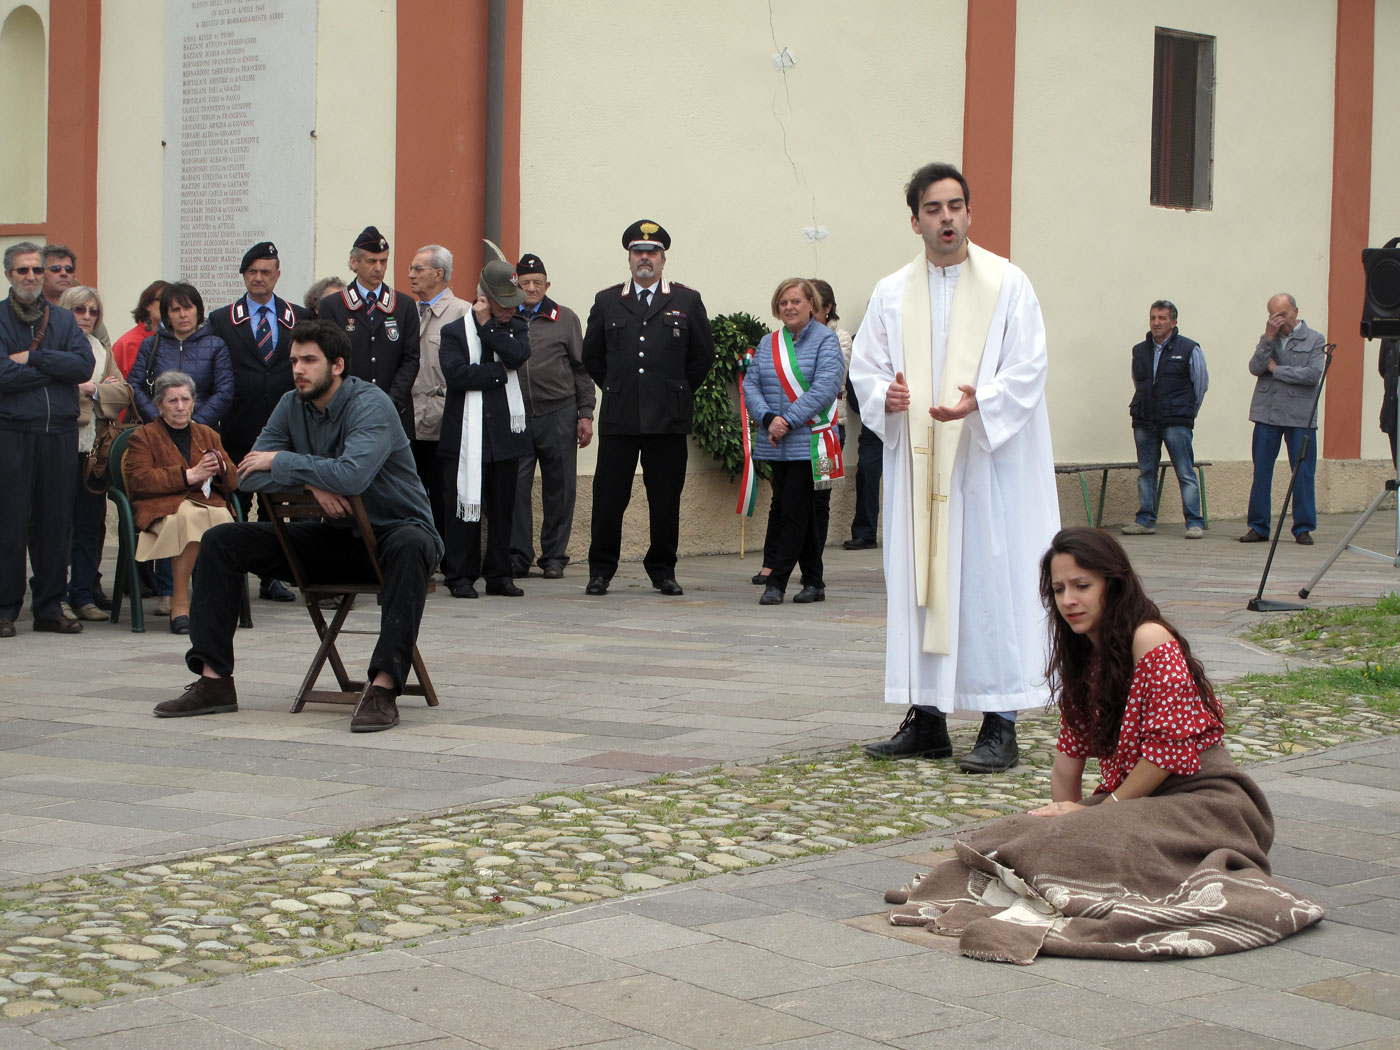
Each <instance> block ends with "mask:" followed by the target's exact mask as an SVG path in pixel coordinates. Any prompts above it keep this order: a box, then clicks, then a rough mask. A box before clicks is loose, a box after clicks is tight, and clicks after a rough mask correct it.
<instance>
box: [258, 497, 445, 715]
mask: <svg viewBox="0 0 1400 1050" xmlns="http://www.w3.org/2000/svg"><path fill="white" fill-rule="evenodd" d="M263 497H264V498H265V499H266V500H267V506H268V508H269V509H270V511H271V515H272V527H273V529H274V530H275V531H276V533H277V541H278V543H280V544H281V545H282V553H283V554H284V555H286V557H287V564H288V565H289V566H290V567H291V570H292V578H293V580H294V581H295V582H296V585H297V589H298V590H300V591H301V596H302V599H303V600H304V601H305V602H306V611H307V612H308V613H309V614H310V616H311V622H312V623H313V624H315V626H316V634H317V636H318V637H319V638H320V639H321V644H320V645H319V646H318V647H317V649H316V655H315V656H314V657H312V659H311V666H310V667H308V668H307V670H306V677H305V678H303V679H302V682H301V688H300V689H298V690H297V695H296V699H295V700H294V701H293V702H292V713H293V714H295V713H296V712H298V711H300V710H301V709H302V707H304V706H305V705H306V704H308V703H312V704H355V703H358V702H359V699H360V694H361V693H363V692H364V689H365V681H364V679H352V678H351V677H350V676H349V674H348V673H347V672H346V670H345V663H344V661H342V660H341V658H340V653H339V652H338V651H337V649H336V647H335V643H336V639H337V638H339V636H340V635H341V634H342V633H343V634H371V635H376V636H377V635H378V634H379V631H378V630H377V629H376V630H373V631H347V630H345V629H344V628H345V620H346V617H348V616H349V615H350V610H351V609H352V608H353V607H354V605H355V598H356V597H357V596H358V595H361V594H372V595H376V596H377V595H378V594H379V592H380V590H381V589H382V588H383V586H384V572H383V570H382V569H381V568H380V565H379V545H378V543H377V542H376V540H375V538H374V530H373V529H372V528H370V524H369V516H368V515H367V514H366V513H365V505H364V503H363V502H362V501H361V500H360V497H358V496H347V497H345V498H346V500H347V501H348V502H349V504H350V508H351V513H352V515H353V517H354V519H355V524H356V526H357V527H358V529H359V533H360V537H361V538H362V539H363V540H364V544H365V553H366V554H367V555H368V556H369V561H370V564H371V565H372V566H373V567H374V575H375V580H374V581H373V582H369V583H363V582H356V583H345V582H333V581H332V582H325V581H320V580H311V579H309V578H308V577H307V574H306V568H305V567H304V566H303V565H302V562H301V558H300V557H298V555H297V551H296V548H295V547H294V546H293V545H292V541H291V535H290V533H289V532H288V525H290V524H293V523H295V522H298V521H320V520H322V519H323V518H324V517H325V511H323V510H322V509H321V505H320V504H319V503H317V502H316V497H315V496H313V495H312V494H311V493H310V492H265V493H263ZM323 598H335V599H337V602H338V604H337V606H336V610H335V613H334V615H332V616H331V619H330V622H329V623H327V622H326V618H325V616H324V615H322V612H321V605H320V603H321V599H323ZM327 661H330V665H331V670H332V671H333V672H334V674H335V679H336V683H337V684H338V685H339V686H340V688H339V689H317V688H315V685H316V680H317V679H318V678H319V677H320V676H321V670H322V668H324V667H325V665H326V662H327ZM413 673H414V676H415V677H416V678H417V679H418V681H417V683H416V684H414V683H411V682H405V683H404V686H403V691H404V693H405V694H407V695H411V696H421V697H424V698H426V699H427V701H428V706H429V707H437V706H438V698H437V691H436V690H435V689H434V688H433V683H432V680H431V679H430V678H429V677H428V669H427V667H425V666H424V664H423V656H422V654H421V653H419V652H418V646H417V645H415V646H414V647H413Z"/></svg>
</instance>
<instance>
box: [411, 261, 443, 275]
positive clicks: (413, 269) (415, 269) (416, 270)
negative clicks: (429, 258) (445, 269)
mask: <svg viewBox="0 0 1400 1050" xmlns="http://www.w3.org/2000/svg"><path fill="white" fill-rule="evenodd" d="M441 269H442V267H441V266H419V265H418V264H417V263H414V264H413V265H412V266H410V267H409V268H408V272H409V273H422V272H423V271H424V270H441Z"/></svg>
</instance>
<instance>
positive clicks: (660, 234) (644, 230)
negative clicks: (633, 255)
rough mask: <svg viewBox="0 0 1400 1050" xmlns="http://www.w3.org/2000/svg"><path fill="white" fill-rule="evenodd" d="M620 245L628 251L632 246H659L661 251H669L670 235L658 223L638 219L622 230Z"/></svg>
mask: <svg viewBox="0 0 1400 1050" xmlns="http://www.w3.org/2000/svg"><path fill="white" fill-rule="evenodd" d="M622 246H623V247H624V248H626V249H627V250H628V251H631V250H632V249H633V248H647V249H650V248H659V249H661V251H663V252H664V251H669V250H670V248H671V235H670V234H669V233H667V232H666V231H665V229H664V228H662V226H661V224H660V223H655V222H652V221H651V220H650V219H638V220H637V221H636V222H634V223H633V224H632V225H631V226H629V227H627V229H625V230H623V231H622Z"/></svg>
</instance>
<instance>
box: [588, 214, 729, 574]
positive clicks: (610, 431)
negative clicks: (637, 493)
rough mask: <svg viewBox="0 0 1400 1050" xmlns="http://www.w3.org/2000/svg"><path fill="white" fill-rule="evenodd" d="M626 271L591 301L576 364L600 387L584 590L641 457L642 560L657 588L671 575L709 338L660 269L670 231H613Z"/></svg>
mask: <svg viewBox="0 0 1400 1050" xmlns="http://www.w3.org/2000/svg"><path fill="white" fill-rule="evenodd" d="M622 246H623V247H624V248H626V249H627V265H628V268H629V269H630V270H631V279H630V280H628V281H627V282H625V283H623V284H615V285H613V286H612V287H611V288H604V289H603V290H602V291H601V292H599V293H598V294H597V296H596V297H595V298H594V300H593V309H592V310H591V311H590V312H589V314H588V326H587V329H586V330H585V332H584V336H583V364H584V367H585V368H587V369H588V374H589V375H591V376H592V377H593V381H594V382H595V383H597V384H598V385H599V386H601V387H602V388H603V404H602V408H601V410H600V411H599V413H598V464H597V466H596V468H595V469H594V473H593V535H592V542H591V544H590V546H589V548H588V576H589V580H588V587H587V589H586V590H587V593H588V594H595V595H599V594H607V593H608V581H609V580H611V579H612V577H613V574H614V573H615V572H617V561H618V557H619V554H620V552H621V550H622V516H623V513H624V512H625V511H626V510H627V504H628V502H629V501H630V500H631V498H632V480H633V477H634V476H635V474H636V471H637V460H638V458H640V459H641V463H642V482H643V484H644V485H645V486H646V492H647V507H648V510H649V512H650V515H651V546H650V548H649V549H648V550H647V553H646V557H645V558H643V560H642V564H643V565H644V566H645V567H646V571H647V575H648V576H649V577H650V578H651V584H652V586H653V587H655V588H656V589H657V590H658V591H660V592H661V593H662V594H666V595H678V594H682V593H684V592H683V591H682V590H681V586H680V584H679V583H677V582H676V547H677V544H678V543H679V539H680V513H681V490H682V489H684V487H685V464H686V459H687V456H688V453H689V434H690V425H691V418H692V416H693V415H694V410H695V391H697V390H698V389H700V384H701V383H703V382H704V381H705V377H706V376H707V375H709V373H710V366H711V365H712V364H714V360H715V343H714V338H713V336H711V334H710V319H709V317H708V316H707V315H706V313H705V304H704V302H703V301H701V299H700V293H699V292H697V291H695V290H694V289H691V288H686V287H685V286H683V285H680V284H677V283H675V282H673V281H667V280H666V279H664V278H663V277H662V271H663V269H664V268H665V266H666V251H667V249H669V248H670V247H671V235H670V234H669V233H667V232H666V231H665V230H664V229H662V228H661V227H660V226H659V225H657V224H656V223H654V222H652V221H651V220H649V219H639V220H638V221H637V222H634V223H633V224H632V225H631V226H629V227H627V229H626V230H625V231H624V232H623V234H622Z"/></svg>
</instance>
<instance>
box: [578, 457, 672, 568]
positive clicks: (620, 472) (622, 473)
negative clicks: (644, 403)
mask: <svg viewBox="0 0 1400 1050" xmlns="http://www.w3.org/2000/svg"><path fill="white" fill-rule="evenodd" d="M689 441H690V438H689V437H688V436H687V435H685V434H611V435H604V436H602V437H600V438H599V439H598V465H597V467H596V468H595V469H594V473H593V535H592V538H591V542H590V544H589V547H588V575H589V576H590V577H594V576H601V577H602V578H603V579H605V580H610V579H612V578H613V574H614V573H616V572H617V560H618V557H619V555H620V553H621V551H622V516H623V515H624V514H625V513H626V512H627V504H628V503H629V502H630V501H631V499H632V479H633V478H634V477H635V476H636V473H637V460H638V459H639V458H640V459H641V462H642V484H643V485H645V486H646V490H647V509H648V511H649V513H650V517H651V546H650V547H649V548H648V549H647V553H646V557H645V558H643V559H642V565H643V566H644V567H645V568H646V571H647V575H648V576H649V577H651V582H652V583H659V582H660V581H662V580H668V579H672V578H674V577H675V575H676V547H677V546H678V545H679V543H680V534H681V491H682V490H683V489H684V488H685V464H686V459H687V457H688V456H689V454H690V448H689Z"/></svg>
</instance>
